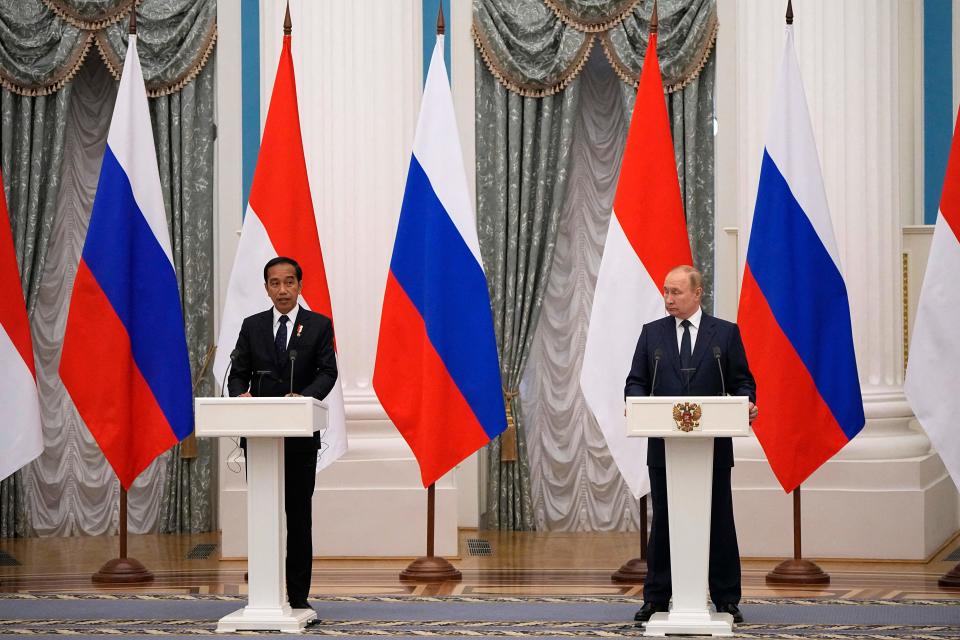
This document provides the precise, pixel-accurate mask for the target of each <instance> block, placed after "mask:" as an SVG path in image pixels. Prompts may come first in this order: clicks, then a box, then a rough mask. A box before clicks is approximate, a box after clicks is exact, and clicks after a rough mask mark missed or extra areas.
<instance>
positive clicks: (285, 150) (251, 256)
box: [213, 35, 347, 471]
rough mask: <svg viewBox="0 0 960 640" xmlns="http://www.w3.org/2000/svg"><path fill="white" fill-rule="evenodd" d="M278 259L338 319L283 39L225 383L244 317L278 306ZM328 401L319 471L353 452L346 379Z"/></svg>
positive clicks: (243, 236)
mask: <svg viewBox="0 0 960 640" xmlns="http://www.w3.org/2000/svg"><path fill="white" fill-rule="evenodd" d="M277 256H288V257H290V258H293V259H294V260H296V261H297V262H298V263H300V266H301V267H303V274H304V275H303V290H302V291H301V294H300V295H301V298H300V304H302V305H303V306H304V307H305V308H307V309H310V310H311V311H315V312H316V313H322V314H323V315H325V316H327V317H328V318H330V319H331V320H333V308H332V306H331V304H330V290H329V289H328V288H327V273H326V269H325V268H324V265H323V252H322V251H321V250H320V235H319V233H318V232H317V219H316V217H315V216H314V212H313V199H312V198H311V196H310V183H309V181H308V179H307V163H306V159H305V158H304V155H303V138H302V136H301V134H300V112H299V108H298V107H297V86H296V80H295V77H294V73H293V57H292V56H291V53H290V36H289V35H285V36H284V37H283V49H282V50H281V52H280V64H279V66H278V68H277V76H276V79H275V80H274V83H273V95H272V96H271V98H270V107H269V109H268V110H267V121H266V124H265V125H264V128H263V139H262V140H261V142H260V155H259V156H258V158H257V168H256V170H255V171H254V174H253V184H252V185H251V187H250V202H249V204H248V206H247V215H246V216H245V217H244V219H243V229H242V231H241V232H240V245H239V247H238V248H237V257H236V259H235V260H234V263H233V269H232V271H231V272H230V283H229V285H228V286H227V300H226V304H225V305H224V310H223V321H222V323H221V325H220V337H219V340H218V342H217V357H216V360H215V361H214V369H213V370H214V374H215V375H216V379H217V380H221V379H222V378H223V376H224V374H225V372H226V370H227V365H228V364H229V362H230V357H229V354H230V352H231V351H232V350H233V348H234V347H235V346H236V344H237V337H238V336H239V335H240V325H241V324H242V323H243V319H244V318H246V317H247V316H250V315H253V314H254V313H257V312H259V311H263V310H265V309H269V308H270V306H271V304H272V303H271V302H270V298H269V297H268V296H267V294H266V291H265V290H264V288H263V265H265V264H266V263H267V261H269V260H271V259H272V258H275V257H277ZM335 326H336V325H334V327H335ZM325 402H326V404H327V410H328V412H329V414H328V418H329V419H328V425H327V430H326V432H325V433H324V435H323V442H324V443H325V444H326V446H325V447H324V449H323V450H322V451H321V454H320V457H319V458H318V460H317V470H318V471H319V470H320V469H323V468H324V467H326V466H328V465H330V464H331V463H332V462H333V461H335V460H336V459H337V458H339V457H340V456H342V455H343V454H344V452H346V450H347V424H346V415H345V413H344V408H343V387H342V386H341V384H340V377H339V376H338V377H337V382H336V384H335V385H334V386H333V390H331V391H330V395H328V396H327V398H326V400H325Z"/></svg>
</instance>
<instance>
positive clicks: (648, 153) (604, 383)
mask: <svg viewBox="0 0 960 640" xmlns="http://www.w3.org/2000/svg"><path fill="white" fill-rule="evenodd" d="M681 264H693V258H692V256H691V253H690V241H689V240H688V239H687V223H686V219H685V217H684V213H683V202H682V201H681V199H680V181H679V180H678V178H677V167H676V164H675V160H674V155H673V140H672V138H671V135H670V122H669V120H668V118H667V106H666V100H665V98H664V93H663V79H662V78H661V76H660V63H659V61H658V60H657V35H656V33H651V34H650V42H649V44H648V45H647V53H646V58H645V59H644V64H643V71H642V73H641V75H640V86H639V88H638V90H637V100H636V104H635V106H634V108H633V117H632V119H631V122H630V132H629V134H628V135H627V146H626V149H625V150H624V153H623V164H622V165H621V168H620V179H619V182H618V183H617V193H616V195H615V196H614V200H613V215H611V216H610V227H609V228H608V229H607V239H606V243H605V244H604V248H603V258H602V259H601V261H600V273H599V275H598V276H597V288H596V291H595V292H594V295H593V308H592V311H591V314H590V328H589V329H588V331H587V345H586V349H585V351H584V354H583V368H582V370H581V373H580V387H581V389H582V390H583V396H584V398H585V399H586V401H587V405H588V406H589V407H590V410H591V411H593V415H594V416H596V418H597V423H598V424H599V425H600V430H601V431H602V432H603V436H604V438H605V439H606V441H607V447H608V448H609V449H610V453H611V455H612V456H613V460H614V462H616V463H617V467H618V468H619V469H620V473H621V474H622V475H623V479H624V480H625V481H626V483H627V486H628V487H630V491H631V492H632V493H633V495H634V496H636V497H638V498H639V497H640V496H642V495H644V494H646V493H647V492H648V491H649V490H650V484H649V476H648V475H647V470H646V459H647V442H646V439H645V438H628V437H627V429H626V426H625V424H624V417H623V410H624V402H623V387H624V381H625V380H626V379H627V374H628V373H630V364H631V360H632V356H633V352H634V349H635V348H636V345H637V338H638V337H639V336H640V330H641V329H642V328H643V325H644V324H646V323H648V322H651V321H653V320H657V319H659V318H662V317H664V316H665V315H666V310H665V309H664V305H663V293H662V288H663V282H664V280H665V279H666V277H667V273H669V271H670V269H672V268H673V267H675V266H677V265H681Z"/></svg>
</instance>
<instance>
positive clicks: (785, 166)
mask: <svg viewBox="0 0 960 640" xmlns="http://www.w3.org/2000/svg"><path fill="white" fill-rule="evenodd" d="M737 322H738V324H739V325H740V330H741V332H742V334H743V342H744V346H745V347H746V350H747V356H748V358H749V360H750V368H751V369H752V371H753V374H754V377H755V378H756V380H757V405H758V406H762V407H763V408H764V411H763V412H762V413H761V414H760V416H759V417H758V418H757V419H756V420H755V421H754V423H753V429H754V432H755V433H756V435H757V438H758V439H759V441H760V444H761V445H762V446H763V449H764V451H765V452H766V454H767V459H768V460H769V462H770V466H771V468H772V469H773V472H774V474H775V475H776V476H777V479H778V480H779V481H780V484H781V485H782V486H783V488H784V490H785V491H788V492H789V491H792V490H793V489H795V488H796V487H797V486H799V485H800V483H802V482H803V481H804V480H805V479H806V478H807V477H808V476H809V475H810V474H811V473H813V472H814V471H816V470H817V469H818V468H819V467H820V465H822V464H823V463H824V462H826V461H827V460H829V459H830V458H831V457H833V455H834V454H835V453H837V452H838V451H839V450H840V449H841V448H842V447H843V446H844V445H845V444H847V442H849V441H850V440H851V439H852V438H853V437H854V436H856V435H857V434H858V433H859V432H860V430H861V429H862V428H863V425H864V422H865V419H864V414H863V400H862V398H861V395H860V382H859V378H858V376H857V361H856V356H855V354H854V348H853V332H852V329H851V324H850V303H849V301H848V298H847V287H846V285H845V284H844V280H843V273H842V272H841V269H840V259H839V255H838V251H837V243H836V240H835V239H834V235H833V223H832V222H831V220H830V211H829V209H828V208H827V197H826V191H825V189H824V185H823V175H822V173H821V171H820V160H819V158H818V157H817V149H816V145H815V143H814V138H813V128H812V126H811V124H810V115H809V112H808V111H807V99H806V96H805V94H804V91H803V83H802V80H801V78H800V67H799V64H798V63H797V56H796V51H795V49H794V43H793V28H792V26H790V25H788V26H787V32H786V44H785V47H784V55H783V63H782V67H781V75H780V79H779V83H778V85H777V89H776V93H775V95H774V99H773V104H772V111H771V116H770V124H769V130H768V132H767V146H766V148H765V149H764V154H763V160H762V164H761V168H760V184H759V187H758V190H757V202H756V207H755V208H754V212H753V225H752V228H751V231H750V242H749V245H748V249H747V262H746V266H745V267H744V270H743V284H742V289H741V294H740V307H739V310H738V313H737Z"/></svg>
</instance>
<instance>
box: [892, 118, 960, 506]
mask: <svg viewBox="0 0 960 640" xmlns="http://www.w3.org/2000/svg"><path fill="white" fill-rule="evenodd" d="M958 274H960V116H958V119H957V128H956V129H955V130H954V134H953V144H952V146H951V148H950V160H949V161H948V162H947V174H946V177H945V178H944V181H943V193H942V195H941V196H940V213H939V215H938V216H937V222H936V226H935V227H934V230H933V240H932V242H931V245H930V257H929V258H928V260H927V271H926V274H925V275H924V276H923V286H922V287H921V289H920V301H919V303H918V305H917V317H916V320H915V321H914V325H913V338H912V340H911V341H910V359H909V361H908V364H907V377H906V381H905V382H904V385H903V388H904V391H905V392H906V394H907V400H908V401H909V403H910V406H911V408H913V412H914V414H916V416H917V420H919V421H920V424H921V425H923V428H924V430H925V431H926V432H927V435H928V436H929V437H930V442H932V443H933V446H934V448H935V449H936V450H937V453H938V454H940V458H941V459H942V460H943V464H944V466H946V468H947V471H948V472H949V473H950V477H951V478H953V483H954V484H955V485H957V487H960V423H958V422H957V419H958V416H960V394H958V393H957V379H958V378H960V332H958V331H957V318H958V317H960V289H958V288H957V275H958Z"/></svg>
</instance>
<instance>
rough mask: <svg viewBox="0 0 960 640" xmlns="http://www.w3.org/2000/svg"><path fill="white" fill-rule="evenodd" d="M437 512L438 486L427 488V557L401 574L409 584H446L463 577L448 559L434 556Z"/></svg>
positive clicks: (415, 561)
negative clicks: (435, 515) (434, 532)
mask: <svg viewBox="0 0 960 640" xmlns="http://www.w3.org/2000/svg"><path fill="white" fill-rule="evenodd" d="M435 512H436V485H435V484H431V485H430V486H429V487H427V555H425V556H423V557H420V558H417V559H416V560H414V561H413V562H411V563H410V564H409V565H408V566H407V568H406V569H404V570H403V571H401V572H400V579H401V580H404V581H407V582H446V581H456V580H460V579H461V578H462V577H463V574H461V573H460V572H459V571H457V569H456V567H454V566H453V565H452V564H450V562H448V561H447V559H446V558H443V557H440V556H435V555H433V530H434V528H435V526H434V522H435V518H434V514H435Z"/></svg>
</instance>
